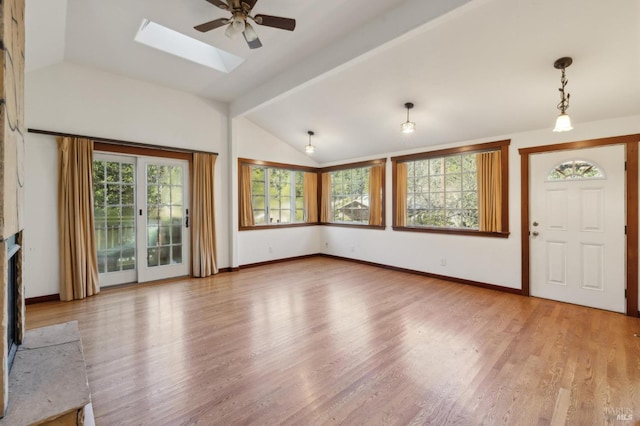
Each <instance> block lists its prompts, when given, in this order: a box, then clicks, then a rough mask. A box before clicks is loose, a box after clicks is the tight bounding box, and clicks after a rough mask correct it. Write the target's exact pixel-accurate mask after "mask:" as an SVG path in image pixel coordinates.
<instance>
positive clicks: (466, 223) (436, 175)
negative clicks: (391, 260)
mask: <svg viewBox="0 0 640 426" xmlns="http://www.w3.org/2000/svg"><path fill="white" fill-rule="evenodd" d="M476 164H477V163H476V154H454V155H450V156H447V157H436V158H431V159H425V160H417V161H410V162H407V177H408V178H407V226H437V227H450V228H464V229H478V227H479V225H478V173H477V168H476Z"/></svg>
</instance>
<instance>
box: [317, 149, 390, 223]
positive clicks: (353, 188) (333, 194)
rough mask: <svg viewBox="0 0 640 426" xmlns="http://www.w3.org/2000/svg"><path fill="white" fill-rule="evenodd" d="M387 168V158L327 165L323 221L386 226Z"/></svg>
mask: <svg viewBox="0 0 640 426" xmlns="http://www.w3.org/2000/svg"><path fill="white" fill-rule="evenodd" d="M384 169H385V160H384V159H383V160H374V161H368V162H363V163H355V164H346V165H342V166H336V167H330V168H327V169H324V170H323V173H322V209H321V222H323V223H326V224H338V225H355V226H363V225H365V226H374V227H383V223H384V220H383V217H384V215H383V205H384Z"/></svg>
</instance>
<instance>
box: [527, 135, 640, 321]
mask: <svg viewBox="0 0 640 426" xmlns="http://www.w3.org/2000/svg"><path fill="white" fill-rule="evenodd" d="M639 142H640V134H632V135H626V136H615V137H610V138H601V139H591V140H584V141H578V142H568V143H561V144H556V145H547V146H537V147H531V148H520V149H519V150H518V151H519V153H520V160H521V161H520V165H521V186H520V188H521V196H522V199H521V205H522V209H521V224H520V226H521V236H522V237H521V250H522V294H523V295H525V296H529V295H530V294H531V279H532V275H533V274H534V273H535V272H533V271H532V269H533V267H534V265H533V262H532V250H531V249H532V247H531V246H532V240H533V237H535V236H534V235H533V233H534V232H540V231H539V230H538V231H536V229H535V227H534V226H533V222H534V221H536V220H534V219H533V218H532V216H531V214H532V210H531V203H532V202H533V200H532V199H531V183H530V181H531V180H533V179H534V178H535V176H533V174H532V172H531V158H532V156H533V155H536V154H541V153H550V152H558V151H571V150H582V149H586V148H594V147H602V146H611V145H622V146H623V147H624V153H625V158H624V160H625V161H624V168H625V173H624V187H625V190H626V191H625V193H624V202H625V206H624V218H625V224H624V226H625V232H626V234H625V240H624V241H625V244H624V254H623V259H624V265H625V266H624V276H625V278H624V281H625V291H624V295H625V296H624V297H625V310H624V312H626V314H627V315H629V316H634V317H636V316H640V313H639V312H638V143H639ZM576 152H579V151H576ZM598 161H599V160H598ZM588 248H590V249H591V248H592V247H588ZM594 250H596V249H595V248H594ZM594 253H595V252H594V251H593V250H592V251H591V253H590V255H592V256H599V254H594ZM556 270H558V269H557V268H556ZM606 278H607V277H606V276H605V280H606ZM592 285H593V284H592ZM534 291H535V290H534Z"/></svg>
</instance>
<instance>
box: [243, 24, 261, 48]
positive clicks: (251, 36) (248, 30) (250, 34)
mask: <svg viewBox="0 0 640 426" xmlns="http://www.w3.org/2000/svg"><path fill="white" fill-rule="evenodd" d="M244 36H245V37H246V38H247V42H249V43H251V42H252V41H256V40H257V39H258V33H256V30H254V29H253V27H252V26H251V24H250V23H248V22H247V23H246V24H245V26H244Z"/></svg>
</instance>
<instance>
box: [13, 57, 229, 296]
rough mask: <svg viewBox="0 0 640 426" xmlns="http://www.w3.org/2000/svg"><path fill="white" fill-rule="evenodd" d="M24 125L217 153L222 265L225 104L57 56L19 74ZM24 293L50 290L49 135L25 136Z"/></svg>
mask: <svg viewBox="0 0 640 426" xmlns="http://www.w3.org/2000/svg"><path fill="white" fill-rule="evenodd" d="M25 88H26V95H25V113H26V124H27V127H28V128H34V129H41V130H51V131H59V132H62V133H72V134H80V135H88V136H95V137H102V138H109V139H121V140H127V141H132V142H141V143H147V144H153V145H162V146H171V147H181V148H189V149H194V150H202V151H208V152H217V153H218V154H219V156H218V160H217V161H216V176H215V179H216V187H215V203H216V225H217V233H216V234H217V235H216V236H217V242H216V243H217V247H218V264H219V266H220V267H223V268H224V267H228V266H230V253H229V243H228V241H229V238H230V232H229V226H228V223H229V211H228V208H227V206H228V199H229V189H230V187H229V185H228V176H229V170H228V164H229V154H228V143H227V111H226V110H227V107H226V106H225V105H220V104H215V103H212V102H209V101H206V100H203V99H201V98H198V97H195V96H193V95H190V94H187V93H184V92H181V91H177V90H173V89H169V88H166V87H162V86H158V85H154V84H151V83H147V82H142V81H137V80H133V79H129V78H125V77H121V76H119V75H115V74H110V73H107V72H104V71H100V70H96V69H92V68H87V67H82V66H78V65H74V64H69V63H60V64H57V65H54V66H51V67H48V68H43V69H39V70H36V71H32V72H30V73H27V74H26V77H25ZM26 154H27V155H26V159H25V209H26V212H25V215H26V217H25V269H24V274H25V276H24V282H25V287H26V297H36V296H43V295H50V294H56V293H58V292H59V285H58V248H57V241H58V236H57V214H56V206H57V195H56V194H57V186H56V181H57V151H56V143H55V138H54V137H52V136H43V135H34V134H32V133H29V134H27V136H26Z"/></svg>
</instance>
